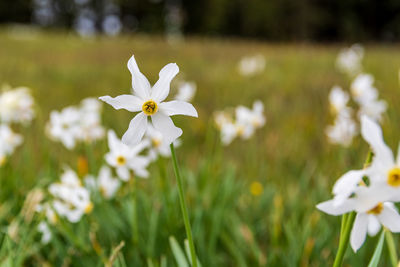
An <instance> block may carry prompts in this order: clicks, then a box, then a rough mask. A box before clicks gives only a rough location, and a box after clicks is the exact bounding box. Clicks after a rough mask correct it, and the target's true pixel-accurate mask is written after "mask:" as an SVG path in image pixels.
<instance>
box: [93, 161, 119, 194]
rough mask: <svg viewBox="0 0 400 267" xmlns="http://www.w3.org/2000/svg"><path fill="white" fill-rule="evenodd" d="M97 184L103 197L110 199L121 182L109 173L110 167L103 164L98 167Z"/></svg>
mask: <svg viewBox="0 0 400 267" xmlns="http://www.w3.org/2000/svg"><path fill="white" fill-rule="evenodd" d="M97 184H98V187H99V190H100V192H101V194H102V195H103V196H104V197H105V198H107V199H110V198H112V197H114V195H115V193H116V192H117V190H118V188H119V187H120V185H121V182H120V181H119V180H118V179H117V178H114V177H113V176H112V175H111V170H110V168H108V167H107V166H103V167H101V169H100V172H99V177H98V178H97Z"/></svg>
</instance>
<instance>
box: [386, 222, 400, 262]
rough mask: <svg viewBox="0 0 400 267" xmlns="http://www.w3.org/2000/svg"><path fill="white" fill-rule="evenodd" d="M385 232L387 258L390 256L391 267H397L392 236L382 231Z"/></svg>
mask: <svg viewBox="0 0 400 267" xmlns="http://www.w3.org/2000/svg"><path fill="white" fill-rule="evenodd" d="M384 231H385V237H386V238H385V239H386V244H387V246H388V249H389V256H390V261H391V262H392V266H393V267H397V263H398V261H399V259H398V257H397V252H396V245H395V243H394V239H393V235H392V232H390V231H389V230H386V229H385V230H384Z"/></svg>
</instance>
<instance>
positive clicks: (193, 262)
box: [170, 143, 197, 267]
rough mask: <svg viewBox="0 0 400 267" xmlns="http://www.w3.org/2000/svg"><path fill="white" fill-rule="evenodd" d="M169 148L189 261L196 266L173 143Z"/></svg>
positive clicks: (194, 251)
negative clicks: (188, 250)
mask: <svg viewBox="0 0 400 267" xmlns="http://www.w3.org/2000/svg"><path fill="white" fill-rule="evenodd" d="M170 149H171V156H172V161H173V164H174V172H175V176H176V182H177V184H178V190H179V201H180V204H181V210H182V215H183V221H184V223H185V229H186V235H187V238H188V241H189V247H190V256H191V259H192V260H191V262H192V266H193V267H197V256H196V250H195V248H194V242H193V237H192V229H191V227H190V222H189V215H188V209H187V206H186V201H185V193H184V191H183V184H182V179H181V175H180V172H179V167H178V162H177V160H176V155H175V148H174V144H173V143H171V145H170Z"/></svg>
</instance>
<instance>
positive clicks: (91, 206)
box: [84, 202, 93, 214]
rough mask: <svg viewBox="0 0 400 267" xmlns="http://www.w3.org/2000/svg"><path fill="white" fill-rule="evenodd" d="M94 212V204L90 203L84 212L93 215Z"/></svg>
mask: <svg viewBox="0 0 400 267" xmlns="http://www.w3.org/2000/svg"><path fill="white" fill-rule="evenodd" d="M92 210H93V203H92V202H89V204H87V205H86V207H85V210H84V212H85V213H86V214H87V213H91V212H92Z"/></svg>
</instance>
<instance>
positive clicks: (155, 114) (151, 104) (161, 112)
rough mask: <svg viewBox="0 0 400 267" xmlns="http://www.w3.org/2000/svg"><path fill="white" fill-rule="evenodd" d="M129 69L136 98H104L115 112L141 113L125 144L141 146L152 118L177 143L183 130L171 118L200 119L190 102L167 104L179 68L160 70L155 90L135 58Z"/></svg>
mask: <svg viewBox="0 0 400 267" xmlns="http://www.w3.org/2000/svg"><path fill="white" fill-rule="evenodd" d="M128 69H129V71H130V72H131V74H132V88H133V95H120V96H117V97H115V98H112V97H110V96H103V97H100V99H101V100H103V101H104V102H106V103H108V104H110V105H111V106H113V107H114V108H115V109H126V110H128V111H130V112H139V114H137V115H136V116H135V117H134V118H133V119H132V121H131V122H130V124H129V128H128V130H127V131H126V133H125V134H124V135H123V137H122V142H124V143H125V144H127V145H130V146H133V145H136V144H138V143H139V142H140V140H141V139H142V137H143V135H144V133H145V132H146V130H147V128H148V119H149V117H151V123H152V124H153V126H154V128H156V129H157V130H158V131H161V132H162V133H163V135H164V137H165V138H166V140H167V142H168V143H171V142H173V141H174V140H175V139H177V138H178V137H179V136H181V134H182V130H181V129H180V128H177V127H176V126H175V125H174V123H173V121H172V120H171V118H170V116H173V115H188V116H193V117H197V111H196V109H195V108H194V107H193V106H192V104H190V103H187V102H183V101H178V100H173V101H170V102H163V101H164V100H165V99H166V98H167V96H168V94H169V90H170V83H171V81H172V79H173V78H174V77H175V76H176V75H177V74H178V72H179V68H178V66H177V65H176V64H174V63H170V64H168V65H166V66H165V67H164V68H163V69H162V70H161V71H160V73H159V80H158V81H157V82H156V83H155V84H154V86H153V87H151V86H150V83H149V81H148V80H147V78H146V77H145V76H144V75H143V74H142V73H141V72H140V70H139V67H138V66H137V63H136V61H135V57H134V56H132V57H131V58H130V60H129V61H128Z"/></svg>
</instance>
